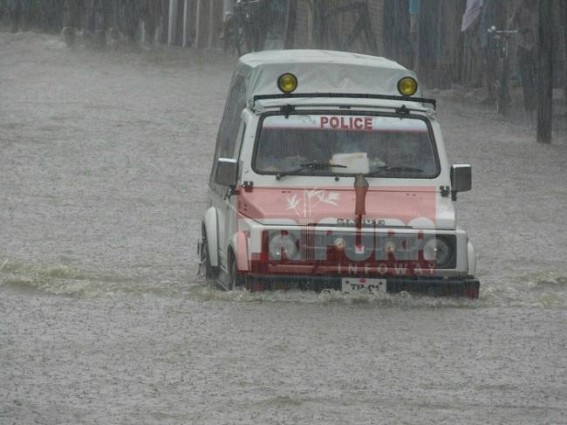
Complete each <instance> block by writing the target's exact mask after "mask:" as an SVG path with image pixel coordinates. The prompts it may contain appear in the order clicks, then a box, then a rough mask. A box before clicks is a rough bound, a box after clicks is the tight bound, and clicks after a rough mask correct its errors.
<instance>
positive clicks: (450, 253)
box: [423, 238, 455, 269]
mask: <svg viewBox="0 0 567 425" xmlns="http://www.w3.org/2000/svg"><path fill="white" fill-rule="evenodd" d="M423 259H424V260H425V261H435V264H436V267H437V268H440V269H447V268H452V267H454V263H455V249H454V245H453V244H450V243H449V242H448V241H447V240H445V239H443V238H431V239H429V240H428V241H427V242H426V243H425V245H424V246H423Z"/></svg>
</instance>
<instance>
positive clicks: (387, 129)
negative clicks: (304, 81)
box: [253, 115, 439, 178]
mask: <svg viewBox="0 0 567 425" xmlns="http://www.w3.org/2000/svg"><path fill="white" fill-rule="evenodd" d="M351 154H352V155H351ZM351 156H352V157H356V158H358V159H362V160H364V161H367V165H366V168H365V172H368V174H370V175H371V174H376V175H383V176H384V177H392V178H433V177H436V176H437V175H438V174H439V165H438V164H439V161H438V159H437V153H436V149H435V146H434V143H433V140H432V136H431V132H430V129H429V127H428V124H427V123H426V121H424V120H422V119H420V118H411V117H404V118H399V117H394V116H363V115H290V116H289V117H287V118H286V117H284V116H282V115H268V116H265V117H264V119H263V120H262V126H261V131H260V132H259V136H258V139H257V141H256V150H255V157H254V160H253V169H254V170H255V171H256V172H257V173H259V174H277V173H280V172H282V171H283V172H289V171H293V170H299V169H301V168H302V165H305V164H311V163H316V164H334V165H337V167H336V168H334V167H330V168H328V167H311V168H306V169H303V170H301V171H300V172H298V173H297V174H301V175H309V174H313V175H333V174H336V173H337V172H341V169H340V168H346V165H345V164H346V162H347V161H348V159H349V158H350V157H351Z"/></svg>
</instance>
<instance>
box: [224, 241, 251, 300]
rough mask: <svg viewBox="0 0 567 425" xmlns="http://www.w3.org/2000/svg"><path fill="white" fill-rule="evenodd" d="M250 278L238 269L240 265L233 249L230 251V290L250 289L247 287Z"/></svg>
mask: <svg viewBox="0 0 567 425" xmlns="http://www.w3.org/2000/svg"><path fill="white" fill-rule="evenodd" d="M247 283H248V279H247V276H246V275H245V274H243V273H240V272H239V271H238V266H237V264H236V256H235V255H234V252H233V251H230V253H229V268H228V288H227V289H228V290H229V291H232V290H233V289H244V288H246V289H248V288H247Z"/></svg>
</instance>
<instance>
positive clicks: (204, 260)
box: [199, 236, 217, 280]
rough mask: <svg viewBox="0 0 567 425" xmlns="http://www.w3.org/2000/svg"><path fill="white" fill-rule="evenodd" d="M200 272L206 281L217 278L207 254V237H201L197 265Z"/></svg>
mask: <svg viewBox="0 0 567 425" xmlns="http://www.w3.org/2000/svg"><path fill="white" fill-rule="evenodd" d="M199 267H200V270H199V271H200V272H201V274H203V275H204V276H205V278H206V279H207V280H214V279H216V277H217V273H216V270H215V268H214V267H213V266H212V265H211V256H210V253H209V244H208V242H207V237H206V236H203V239H202V242H201V262H200V264H199Z"/></svg>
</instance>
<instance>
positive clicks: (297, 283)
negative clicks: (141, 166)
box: [240, 274, 480, 299]
mask: <svg viewBox="0 0 567 425" xmlns="http://www.w3.org/2000/svg"><path fill="white" fill-rule="evenodd" d="M352 277H353V278H356V276H352ZM240 279H241V282H240V283H241V285H242V286H244V287H246V289H248V290H250V291H251V292H258V291H267V290H290V289H298V290H311V291H317V292H320V291H323V290H335V291H342V282H343V277H339V276H308V275H307V276H285V275H259V274H246V275H243V276H240ZM381 279H382V280H385V281H386V291H387V292H388V293H392V294H396V293H400V292H408V293H412V294H420V295H427V296H454V297H465V298H473V299H476V298H478V297H479V291H480V282H479V280H478V279H477V278H475V277H472V276H463V277H459V276H450V277H444V276H441V277H432V276H428V277H399V276H392V277H389V276H383V277H381Z"/></svg>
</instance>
